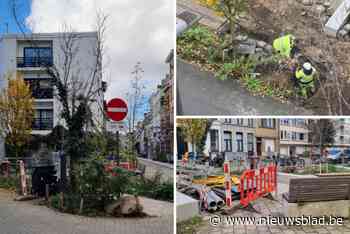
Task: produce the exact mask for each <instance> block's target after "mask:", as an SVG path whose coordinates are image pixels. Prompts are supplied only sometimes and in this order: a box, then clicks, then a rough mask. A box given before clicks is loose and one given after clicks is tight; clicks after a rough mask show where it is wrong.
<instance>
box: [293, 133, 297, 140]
mask: <svg viewBox="0 0 350 234" xmlns="http://www.w3.org/2000/svg"><path fill="white" fill-rule="evenodd" d="M296 139H297V133H296V132H292V140H294V141H295V140H296Z"/></svg>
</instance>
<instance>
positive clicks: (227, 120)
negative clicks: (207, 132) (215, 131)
mask: <svg viewBox="0 0 350 234" xmlns="http://www.w3.org/2000/svg"><path fill="white" fill-rule="evenodd" d="M224 122H225V123H232V119H225V120H224Z"/></svg>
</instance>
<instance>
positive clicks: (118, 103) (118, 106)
mask: <svg viewBox="0 0 350 234" xmlns="http://www.w3.org/2000/svg"><path fill="white" fill-rule="evenodd" d="M127 114H128V105H127V104H126V102H125V101H124V100H123V99H120V98H113V99H112V100H110V101H109V102H108V104H107V115H108V117H109V118H110V119H111V120H114V121H122V120H123V119H124V118H125V117H126V115H127Z"/></svg>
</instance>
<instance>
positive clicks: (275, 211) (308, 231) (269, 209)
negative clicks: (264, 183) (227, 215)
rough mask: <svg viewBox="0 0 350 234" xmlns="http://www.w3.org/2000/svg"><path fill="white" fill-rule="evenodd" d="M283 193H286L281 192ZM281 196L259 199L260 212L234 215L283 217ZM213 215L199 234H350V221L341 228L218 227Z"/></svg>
mask: <svg viewBox="0 0 350 234" xmlns="http://www.w3.org/2000/svg"><path fill="white" fill-rule="evenodd" d="M279 187H281V188H283V190H286V189H287V187H286V184H280V186H279ZM280 192H281V193H282V192H284V191H280ZM281 200H282V197H281V194H279V195H278V200H270V199H267V198H261V199H258V200H257V201H255V202H254V203H253V207H254V208H255V209H256V210H257V211H258V212H259V213H256V212H252V211H249V210H243V209H240V210H237V211H236V212H234V214H232V216H235V217H263V216H265V217H268V216H274V217H278V216H282V204H281ZM212 215H213V214H204V215H203V219H204V225H202V226H201V227H200V228H199V230H197V233H198V234H208V233H210V234H212V233H215V234H229V233H231V234H280V233H283V234H316V233H319V234H350V220H345V221H344V224H343V225H341V226H311V225H309V226H284V225H276V226H275V225H272V226H267V225H252V224H250V225H249V224H245V225H228V224H226V223H222V224H220V225H218V226H216V227H213V226H211V225H210V222H209V218H210V217H211V216H212Z"/></svg>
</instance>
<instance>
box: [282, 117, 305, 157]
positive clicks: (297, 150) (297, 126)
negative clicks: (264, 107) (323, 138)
mask: <svg viewBox="0 0 350 234" xmlns="http://www.w3.org/2000/svg"><path fill="white" fill-rule="evenodd" d="M279 121H280V126H279V128H280V137H279V140H280V154H281V155H283V156H295V155H303V154H304V153H305V152H306V151H309V150H310V146H311V143H310V142H309V133H310V131H309V129H308V123H309V120H308V119H279Z"/></svg>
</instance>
